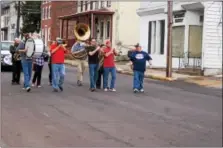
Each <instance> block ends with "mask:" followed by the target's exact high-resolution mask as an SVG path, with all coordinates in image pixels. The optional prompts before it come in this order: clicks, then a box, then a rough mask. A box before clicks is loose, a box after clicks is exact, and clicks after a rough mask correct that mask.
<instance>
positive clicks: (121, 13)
mask: <svg viewBox="0 0 223 148" xmlns="http://www.w3.org/2000/svg"><path fill="white" fill-rule="evenodd" d="M81 2H83V1H79V2H78V10H77V11H78V13H84V12H85V11H97V10H100V9H108V10H109V11H111V12H114V14H113V16H112V21H111V19H110V17H106V15H98V16H97V19H98V21H97V24H96V25H95V26H94V27H96V29H94V30H96V32H94V34H96V39H97V40H98V41H100V42H104V41H105V40H106V39H112V46H113V47H115V48H119V50H122V54H126V53H127V50H128V49H127V48H120V46H117V45H116V44H117V43H118V42H122V44H123V45H135V44H136V43H138V42H139V35H140V32H139V27H140V22H139V20H140V17H139V16H138V15H137V14H136V10H137V9H138V8H139V7H140V2H139V1H132V2H131V1H129V2H127V1H126V2H124V1H123V2H122V1H95V2H94V1H93V2H88V1H85V2H83V4H84V6H85V7H83V8H82V7H81ZM85 3H86V5H85ZM111 28H112V29H111ZM111 30H112V32H110V31H111Z"/></svg>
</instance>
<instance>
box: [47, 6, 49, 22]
mask: <svg viewBox="0 0 223 148" xmlns="http://www.w3.org/2000/svg"><path fill="white" fill-rule="evenodd" d="M48 12H49V10H48V7H46V19H48V18H49V16H48Z"/></svg>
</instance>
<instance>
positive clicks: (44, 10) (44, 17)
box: [43, 8, 46, 20]
mask: <svg viewBox="0 0 223 148" xmlns="http://www.w3.org/2000/svg"><path fill="white" fill-rule="evenodd" d="M43 19H44V20H45V19H46V9H45V8H43Z"/></svg>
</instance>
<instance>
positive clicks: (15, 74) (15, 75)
mask: <svg viewBox="0 0 223 148" xmlns="http://www.w3.org/2000/svg"><path fill="white" fill-rule="evenodd" d="M21 69H22V64H21V61H14V62H13V65H12V83H19V82H20V75H21Z"/></svg>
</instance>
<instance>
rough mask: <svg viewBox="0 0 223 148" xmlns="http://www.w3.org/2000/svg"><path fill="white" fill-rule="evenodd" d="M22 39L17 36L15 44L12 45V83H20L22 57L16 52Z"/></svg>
mask: <svg viewBox="0 0 223 148" xmlns="http://www.w3.org/2000/svg"><path fill="white" fill-rule="evenodd" d="M19 43H20V40H19V39H18V38H15V41H14V45H11V46H10V52H11V54H12V84H20V74H21V58H20V54H19V53H16V48H17V47H18V45H19Z"/></svg>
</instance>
